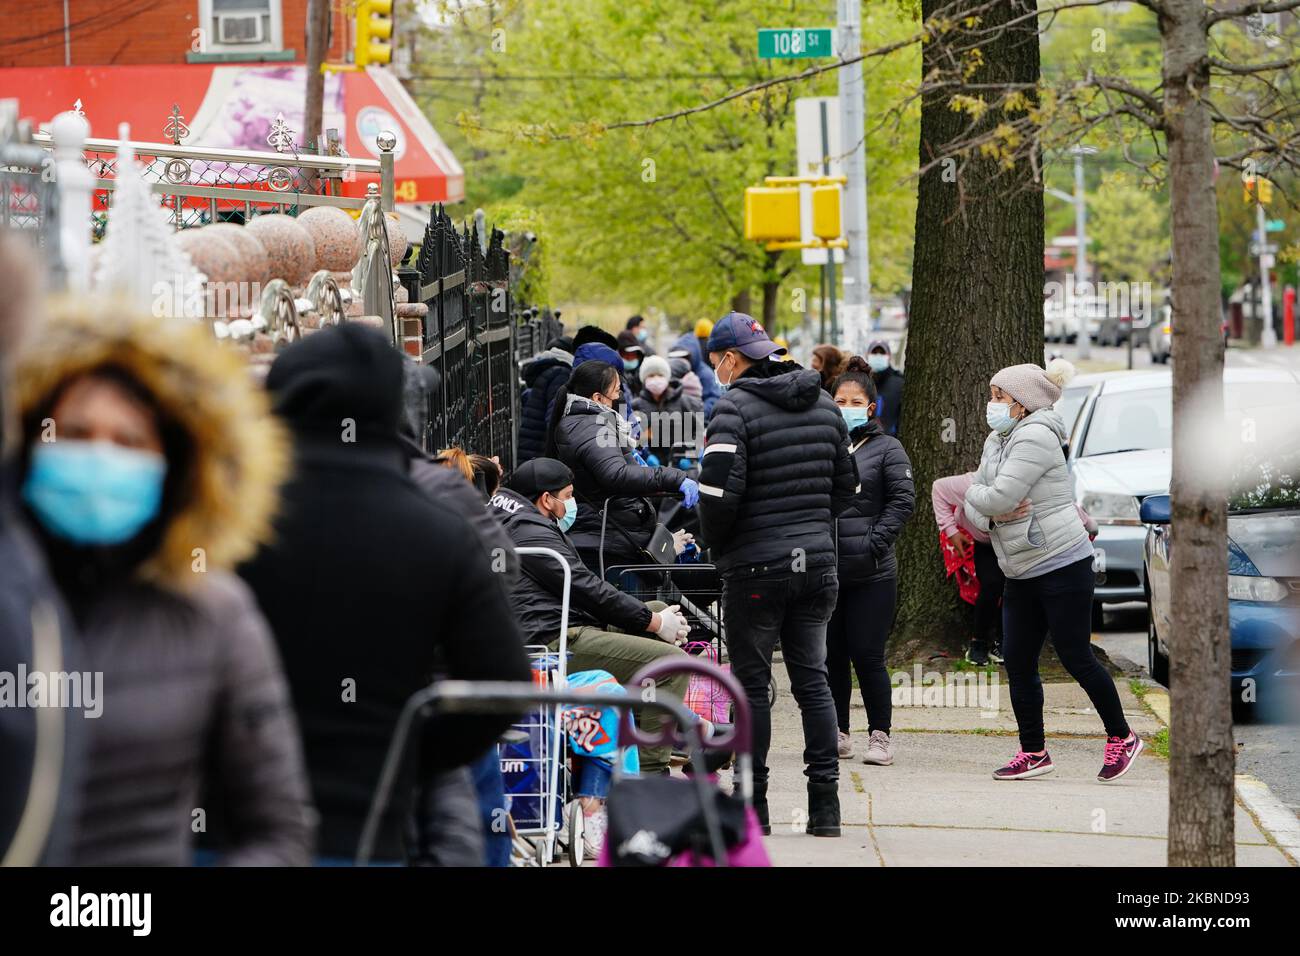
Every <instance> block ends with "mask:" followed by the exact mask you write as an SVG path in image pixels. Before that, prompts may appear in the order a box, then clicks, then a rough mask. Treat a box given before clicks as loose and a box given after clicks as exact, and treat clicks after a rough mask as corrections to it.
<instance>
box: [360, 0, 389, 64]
mask: <svg viewBox="0 0 1300 956" xmlns="http://www.w3.org/2000/svg"><path fill="white" fill-rule="evenodd" d="M356 10H357V41H356V48H355V49H356V65H357V66H359V67H366V66H369V65H370V64H372V63H391V62H392V61H393V45H392V43H390V42H388V41H390V40H391V39H392V38H393V0H358V2H357V7H356Z"/></svg>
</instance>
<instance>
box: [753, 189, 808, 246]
mask: <svg viewBox="0 0 1300 956" xmlns="http://www.w3.org/2000/svg"><path fill="white" fill-rule="evenodd" d="M745 238H746V239H751V240H752V239H757V240H760V241H762V240H764V239H771V240H797V239H798V238H799V187H798V186H779V187H775V188H772V187H764V186H751V187H749V188H748V189H746V190H745Z"/></svg>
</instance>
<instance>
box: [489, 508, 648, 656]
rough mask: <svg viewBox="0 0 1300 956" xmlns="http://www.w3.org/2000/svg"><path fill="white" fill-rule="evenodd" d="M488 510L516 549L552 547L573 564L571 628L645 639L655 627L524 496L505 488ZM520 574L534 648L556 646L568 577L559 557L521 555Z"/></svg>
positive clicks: (517, 605)
mask: <svg viewBox="0 0 1300 956" xmlns="http://www.w3.org/2000/svg"><path fill="white" fill-rule="evenodd" d="M488 506H489V507H490V508H491V509H493V513H495V514H496V515H497V517H498V518H499V519H500V520H501V523H502V524H503V525H504V527H505V529H506V533H507V534H508V535H509V536H510V540H511V541H512V542H513V543H514V545H515V547H516V548H551V549H552V550H554V551H558V552H559V553H560V554H561V555H563V556H564V557H565V559H566V560H567V561H568V562H569V569H570V571H571V573H572V580H571V584H570V588H569V627H585V626H595V627H600V628H608V627H610V626H613V627H617V628H619V629H621V630H623V631H626V632H628V633H629V634H640V633H643V632H644V631H645V629H646V628H647V627H649V625H650V615H651V611H650V609H649V608H648V607H646V606H645V604H643V603H642V602H640V601H638V600H637V599H636V598H634V597H631V596H630V595H627V594H624V593H623V592H622V591H620V590H618V589H617V588H616V587H614V586H613V585H611V584H609V583H607V582H606V581H603V580H601V579H600V578H599V577H598V576H597V575H595V574H593V573H592V572H591V570H590V569H588V568H587V566H586V565H584V564H583V563H582V559H581V558H580V557H579V556H578V552H577V551H576V550H575V549H574V547H573V544H572V543H571V542H570V541H569V539H568V537H567V536H566V535H565V534H564V532H562V531H561V530H560V528H559V526H558V525H557V524H556V523H555V521H554V520H553V519H551V518H548V517H546V516H545V515H543V514H542V513H541V512H540V511H538V510H537V506H536V505H535V504H533V503H532V502H531V501H529V500H528V499H527V498H525V497H524V496H523V495H521V494H519V493H518V492H515V491H511V490H510V489H509V488H502V489H500V490H499V491H498V492H497V493H496V494H495V495H493V496H492V499H491V501H490V502H489V503H488ZM519 561H520V575H519V579H518V581H517V582H516V584H515V587H514V590H513V591H512V593H511V595H510V604H511V606H512V607H513V608H514V611H515V613H516V614H517V615H518V617H519V623H520V626H521V627H522V628H523V631H524V635H525V637H526V639H527V641H528V643H529V644H550V643H551V642H552V641H555V640H557V639H558V638H559V636H560V607H561V604H560V602H561V599H562V597H563V594H564V572H563V571H562V570H561V569H560V566H559V564H558V563H556V561H555V559H554V558H551V557H548V556H545V555H520V558H519Z"/></svg>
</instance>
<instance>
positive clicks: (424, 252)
mask: <svg viewBox="0 0 1300 956" xmlns="http://www.w3.org/2000/svg"><path fill="white" fill-rule="evenodd" d="M399 276H400V277H401V278H402V280H403V283H404V285H405V286H406V288H407V290H408V294H409V297H410V300H411V301H413V302H415V301H418V302H423V303H425V305H427V306H428V309H429V311H428V315H427V316H426V317H425V320H424V341H423V343H422V349H421V355H422V361H423V364H424V365H426V366H427V367H429V368H432V369H434V370H436V371H437V373H438V379H439V382H438V387H437V388H436V389H435V390H434V391H432V392H430V393H429V395H428V399H427V414H426V415H425V416H424V422H423V436H422V438H423V443H424V447H425V448H426V449H427V450H430V451H432V450H435V449H438V448H446V447H449V446H452V445H455V446H458V447H460V448H463V449H464V450H465V451H467V452H476V453H478V454H483V455H496V456H497V457H498V458H499V459H500V461H501V465H502V467H503V468H504V469H505V471H506V473H507V474H508V473H509V472H510V471H512V470H513V469H514V464H515V449H516V444H517V435H516V422H517V421H518V412H519V363H520V362H522V361H523V360H525V359H527V358H528V357H530V356H532V355H534V354H536V353H537V352H539V351H541V350H542V349H544V348H545V347H546V343H547V342H548V341H549V340H550V339H552V338H554V337H555V336H557V335H559V334H561V327H560V323H559V321H558V320H557V319H555V318H554V317H553V316H552V315H551V313H550V312H549V310H542V309H538V308H534V307H531V306H525V305H523V304H519V303H516V302H515V301H514V299H513V296H512V295H511V269H510V253H509V251H508V250H507V249H506V247H505V234H504V233H502V232H501V231H500V230H499V229H493V230H492V231H491V234H490V235H489V236H487V237H486V241H485V240H484V237H480V235H479V233H478V228H477V226H475V225H471V226H469V227H468V228H465V229H463V230H459V229H457V228H456V225H455V223H454V222H452V220H451V217H450V216H448V215H447V213H446V211H445V210H444V209H443V207H442V206H436V207H434V210H433V214H432V215H431V216H430V219H429V223H428V225H427V226H426V227H425V231H424V241H423V243H422V244H421V247H420V253H419V255H418V256H417V257H416V260H415V263H414V268H412V269H408V270H403V272H400V273H399Z"/></svg>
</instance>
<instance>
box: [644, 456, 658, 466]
mask: <svg viewBox="0 0 1300 956" xmlns="http://www.w3.org/2000/svg"><path fill="white" fill-rule="evenodd" d="M645 462H646V464H647V465H649V466H650V467H651V468H658V467H659V459H658V457H657V456H655V455H651V456H649V457H648V458H647V459H646V460H645Z"/></svg>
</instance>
